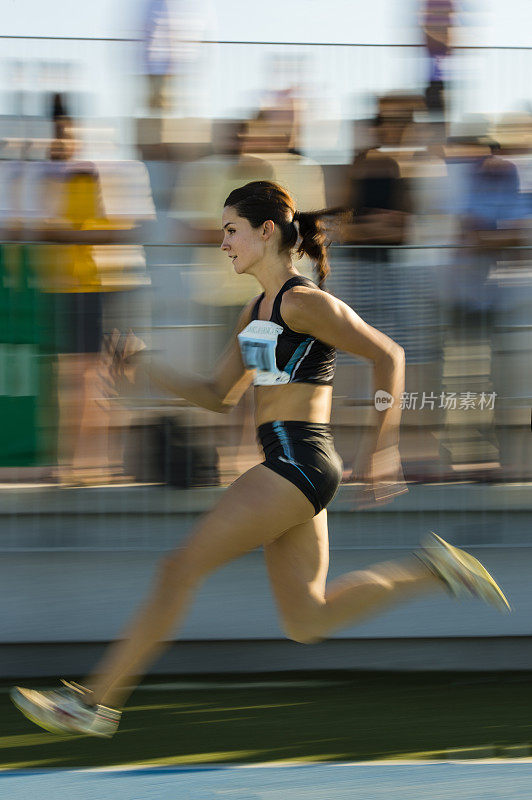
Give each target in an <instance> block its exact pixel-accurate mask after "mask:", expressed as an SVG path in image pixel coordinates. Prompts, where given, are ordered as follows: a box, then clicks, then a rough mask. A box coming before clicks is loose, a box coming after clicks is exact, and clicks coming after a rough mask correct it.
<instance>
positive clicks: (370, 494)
mask: <svg viewBox="0 0 532 800" xmlns="http://www.w3.org/2000/svg"><path fill="white" fill-rule="evenodd" d="M361 478H362V480H363V481H364V487H363V492H362V496H361V499H360V502H359V504H358V505H359V508H366V507H367V508H369V507H371V506H375V505H383V504H384V503H389V502H391V501H392V500H394V499H395V498H396V497H398V496H399V495H400V494H404V493H405V492H407V491H408V487H407V485H406V483H405V479H404V475H403V468H402V466H401V456H400V455H399V448H398V447H397V446H392V447H386V448H384V449H381V450H375V451H374V452H373V453H372V454H371V455H370V457H369V458H368V460H367V463H366V465H365V467H364V469H363V471H362V474H361Z"/></svg>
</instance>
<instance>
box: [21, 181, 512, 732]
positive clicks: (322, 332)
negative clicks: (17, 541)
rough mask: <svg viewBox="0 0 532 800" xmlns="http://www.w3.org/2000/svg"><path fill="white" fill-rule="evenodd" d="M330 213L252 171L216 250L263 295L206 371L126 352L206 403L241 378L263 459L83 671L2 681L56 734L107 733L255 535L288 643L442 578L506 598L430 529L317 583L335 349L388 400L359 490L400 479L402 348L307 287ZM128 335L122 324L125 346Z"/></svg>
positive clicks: (228, 395) (323, 546)
mask: <svg viewBox="0 0 532 800" xmlns="http://www.w3.org/2000/svg"><path fill="white" fill-rule="evenodd" d="M331 213H332V212H331V211H327V210H324V211H319V212H308V213H307V212H304V213H303V212H300V211H296V209H295V205H294V201H293V200H292V198H291V197H290V195H289V194H288V193H287V192H286V191H285V190H284V189H283V188H281V187H280V186H278V185H277V184H274V183H270V182H267V181H257V182H253V183H249V184H247V185H246V186H243V187H241V188H239V189H235V190H234V191H233V192H231V194H230V195H229V197H228V198H227V200H226V203H225V207H224V210H223V217H222V228H223V237H224V238H223V243H222V245H221V247H222V250H223V251H224V252H225V253H227V256H228V258H230V259H231V260H232V261H233V265H234V270H235V271H236V272H237V273H238V274H243V273H247V274H250V275H254V276H255V278H256V279H257V280H258V282H259V283H260V284H261V286H262V288H263V292H262V294H261V295H260V296H259V297H257V298H255V299H254V300H252V301H251V302H250V303H249V304H248V305H247V306H246V307H245V308H244V310H243V311H242V314H241V316H240V320H239V322H238V325H237V329H236V332H235V335H234V336H233V338H232V340H231V342H230V343H229V346H228V348H227V350H226V353H225V355H224V357H223V358H222V360H221V362H220V365H219V367H218V369H217V371H216V373H215V375H214V376H213V377H212V378H211V379H210V380H205V379H202V378H198V377H192V376H184V375H182V374H181V373H180V372H173V371H171V370H170V369H169V368H168V366H167V365H166V364H162V365H159V364H157V363H155V362H154V361H153V360H152V359H151V358H150V356H149V354H148V355H147V354H145V353H140V352H139V353H137V354H135V355H134V356H133V357H132V358H131V359H129V361H131V362H132V365H131V366H130V367H129V368H132V369H133V364H134V368H135V369H138V368H139V367H140V366H141V365H144V368H145V369H146V371H147V373H148V376H149V377H150V379H151V380H153V381H155V382H156V383H157V384H158V385H160V386H161V387H163V388H164V389H166V390H168V391H170V392H172V393H173V394H175V395H178V396H180V397H184V398H186V399H187V400H189V401H191V402H192V403H195V404H197V405H199V406H203V407H204V408H207V409H211V410H213V411H220V412H224V411H227V410H229V409H230V408H231V404H232V402H234V400H233V399H232V398H234V396H235V394H239V393H240V394H241V393H242V391H243V389H244V388H245V386H246V385H248V384H249V383H250V381H251V380H253V382H254V384H255V404H256V410H255V417H256V422H257V430H258V438H259V441H260V443H261V445H262V449H263V451H264V461H263V462H262V464H259V465H257V466H255V467H253V468H252V469H250V470H248V472H246V473H245V474H244V475H242V476H241V477H240V478H238V480H236V481H235V482H234V483H233V484H232V485H231V486H230V487H229V488H228V489H227V491H226V492H224V494H223V495H222V497H221V498H220V500H219V501H218V503H217V504H216V505H215V506H214V508H212V509H211V510H210V511H208V512H207V513H206V514H204V515H203V516H202V517H201V518H200V520H199V522H198V523H197V524H196V526H195V528H194V530H193V531H192V533H191V534H190V536H189V538H188V540H187V541H186V543H185V545H184V546H183V547H180V548H178V549H175V550H173V551H172V552H170V553H169V554H168V555H166V556H165V557H164V558H163V559H162V561H161V563H160V567H159V570H158V574H157V576H156V580H155V585H154V587H153V589H152V591H151V593H150V595H149V597H148V599H147V601H146V602H145V603H144V605H143V606H142V608H141V609H140V611H139V612H138V613H137V615H136V616H135V618H134V619H133V621H132V623H131V624H130V625H129V627H128V629H127V630H126V631H125V633H124V636H123V638H122V639H121V640H120V641H118V642H116V643H115V644H113V645H111V646H110V647H109V649H108V651H107V652H106V654H105V656H104V658H103V661H102V663H101V664H100V665H99V666H98V668H97V669H96V671H95V672H94V673H93V675H91V676H90V677H89V678H88V679H87V681H86V685H87V687H88V688H86V687H84V686H78V685H76V684H72V683H67V682H64V686H63V687H61V688H59V689H56V690H52V691H45V692H40V691H34V690H29V689H22V688H15V689H14V690H13V692H12V698H13V701H14V702H15V704H16V705H17V706H18V708H19V709H20V710H21V711H22V712H23V713H24V714H26V716H28V717H29V718H30V719H32V720H33V721H34V722H36V723H37V724H38V725H41V726H42V727H44V728H46V729H48V730H51V731H54V732H57V733H61V734H65V733H67V732H71V733H80V732H83V733H87V734H92V735H96V736H111V735H112V734H113V733H114V732H115V730H116V728H117V726H118V722H119V719H120V711H119V710H118V709H119V708H121V707H122V705H123V704H124V702H125V699H126V698H127V696H128V694H129V692H130V691H131V685H132V683H133V682H134V681H137V680H139V678H140V676H141V675H142V674H143V673H144V672H145V671H146V669H147V668H148V666H149V665H150V664H151V663H152V662H153V661H154V659H155V658H156V657H157V656H158V655H159V654H160V652H161V651H162V649H163V648H164V646H165V641H167V640H168V639H169V638H172V636H173V634H174V631H175V628H176V626H177V624H178V623H179V622H181V621H182V620H183V617H184V615H185V612H186V610H187V607H188V605H189V603H190V602H191V600H192V597H193V595H194V593H195V591H196V590H197V589H198V587H199V586H200V584H201V582H202V581H203V580H205V578H206V577H207V576H208V575H209V574H210V573H212V572H213V571H214V570H216V569H218V568H219V567H221V566H222V565H224V564H227V563H228V562H229V561H232V560H233V559H235V558H238V557H239V556H241V555H242V554H244V553H247V552H249V551H250V550H253V549H254V548H256V547H259V546H262V547H263V548H264V555H265V559H266V566H267V569H268V574H269V578H270V581H271V586H272V590H273V593H274V595H275V599H276V602H277V606H278V608H279V613H280V616H281V619H282V624H283V628H284V630H285V632H286V635H287V636H288V637H289V638H291V639H293V640H295V641H297V642H303V643H312V642H317V641H320V640H321V639H323V638H324V637H326V636H327V635H328V634H329V633H330V632H331V631H334V630H336V629H337V628H340V627H342V626H346V625H352V624H353V622H355V621H357V620H359V619H362V618H364V617H366V616H367V615H368V614H370V613H374V612H376V611H380V610H382V609H384V608H386V607H390V606H391V605H392V604H395V603H397V602H399V601H401V600H404V599H406V598H409V597H413V596H414V595H418V594H420V593H422V592H429V591H432V590H434V589H437V588H438V587H442V586H444V587H446V588H447V589H448V590H450V591H451V592H452V593H453V594H455V595H458V594H461V593H464V592H467V593H470V594H474V595H476V596H479V597H481V598H482V599H484V600H486V601H488V602H491V603H493V604H494V605H496V606H498V607H499V608H509V606H508V603H507V601H506V598H505V597H504V595H503V593H502V591H501V590H500V589H499V587H498V586H497V584H496V583H495V581H494V580H493V579H492V578H491V576H490V575H489V574H488V573H487V572H486V570H485V569H484V568H483V567H482V565H481V564H480V563H479V562H478V561H477V560H476V559H474V558H473V557H472V556H470V555H468V554H466V553H464V552H463V551H462V550H458V549H457V548H455V547H452V546H451V545H449V544H447V543H446V542H444V541H443V540H442V539H440V537H438V536H436V535H435V534H432V537H431V538H430V539H429V540H428V542H427V543H426V544H425V546H424V547H422V548H421V549H420V551H419V552H418V553H417V554H415V556H416V557H412V556H411V557H409V558H407V559H404V560H401V561H394V562H389V563H383V564H377V565H375V566H372V567H370V568H368V569H365V570H363V571H356V572H351V573H348V574H346V575H344V576H342V577H341V578H338V579H337V580H335V581H333V582H332V583H330V584H328V585H326V578H327V569H328V561H329V552H328V533H327V511H326V507H327V504H328V503H329V502H330V501H331V499H332V498H333V496H334V494H335V493H336V490H337V488H338V484H339V482H340V477H341V461H340V458H339V457H338V455H337V454H336V452H335V450H334V445H333V440H332V436H331V430H330V426H329V419H330V413H331V399H332V381H333V375H334V367H335V351H336V348H339V349H341V350H344V351H346V352H348V353H353V354H355V355H359V356H363V357H365V358H367V359H370V360H371V361H372V362H373V365H374V385H375V390H382V391H384V392H387V393H388V394H389V395H391V397H392V398H393V400H394V401H395V402H394V403H393V404H390V405H389V406H388V407H387V408H386V409H385V410H383V411H380V412H378V413H377V425H376V430H375V438H374V451H373V456H372V458H371V460H370V461H371V463H370V465H369V468H368V470H367V480H368V482H369V485H370V488H371V490H372V492H373V494H374V498H375V499H384V498H386V497H389V496H391V495H393V494H394V493H396V492H397V491H399V490H402V489H404V484H403V483H402V474H401V463H400V458H399V450H398V436H399V418H400V410H399V405H400V404H399V396H400V394H401V391H402V390H403V386H404V353H403V350H402V348H401V347H399V346H398V345H397V344H396V343H395V342H393V341H392V340H391V339H389V338H388V337H387V336H385V335H384V334H383V333H380V332H379V331H377V330H375V329H374V328H371V327H370V326H368V325H367V324H365V323H364V322H363V321H362V320H361V319H360V317H358V316H357V314H355V312H354V311H352V309H351V308H349V307H348V306H347V305H346V304H345V303H343V302H342V301H341V300H338V299H337V298H335V297H333V296H332V295H330V294H328V293H327V292H326V291H324V290H323V289H322V286H323V283H324V280H325V277H326V275H327V273H328V271H329V269H328V263H327V253H326V248H325V234H324V232H323V222H322V219H323V218H324V217H327V216H329V215H331ZM296 248H297V252H298V254H299V255H302V254H304V253H306V254H307V255H309V256H310V257H311V258H312V259H314V261H315V264H316V271H317V278H318V284H317V286H316V285H315V284H314V283H313V282H312V281H310V280H308V279H307V278H304V277H303V276H301V275H300V274H299V273H298V271H297V269H296V268H295V266H294V264H293V262H292V252H293V251H294V250H295V249H296ZM133 339H134V337H133ZM132 346H133V348H134V342H133V345H132V339H131V337H130V338H129V342H128V341H126V348H127V347H130V348H131V347H132ZM124 355H125V356H127V352H126V353H125V354H124ZM124 361H125V359H124Z"/></svg>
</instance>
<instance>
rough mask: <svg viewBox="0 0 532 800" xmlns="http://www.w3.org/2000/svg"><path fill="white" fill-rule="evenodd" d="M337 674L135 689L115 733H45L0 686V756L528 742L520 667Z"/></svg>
mask: <svg viewBox="0 0 532 800" xmlns="http://www.w3.org/2000/svg"><path fill="white" fill-rule="evenodd" d="M313 677H316V676H313ZM331 677H334V676H331V675H328V676H327V678H329V679H330V678H331ZM336 677H337V678H338V680H339V681H340V682H339V683H337V684H334V683H330V684H325V685H321V686H317V685H313V684H309V685H308V686H302V685H300V684H298V685H295V686H290V685H282V686H271V687H243V686H242V682H243V680H245V679H243V678H242V676H239V677H238V678H237V679H235V681H236V680H237V681H238V686H234V687H228V688H224V689H221V688H211V689H204V690H198V689H197V688H194V689H190V690H189V689H183V688H179V689H174V690H172V689H168V688H164V689H163V688H162V689H161V690H157V689H154V690H152V691H149V692H148V691H142V690H139V691H137V692H135V693H134V694H133V696H132V697H131V699H130V702H129V704H128V706H127V707H126V711H125V713H124V716H123V719H122V723H121V725H120V728H119V732H118V734H117V735H116V736H115V737H114V738H113V739H112V740H101V739H93V738H89V737H84V736H74V737H68V738H61V737H58V736H54V735H53V734H50V733H46V732H44V731H42V732H41V731H40V729H39V728H37V727H36V726H34V725H33V724H32V723H30V722H29V721H28V720H26V719H25V718H24V717H23V716H22V715H21V714H20V713H19V712H18V711H17V710H16V709H15V708H14V706H12V705H11V702H10V700H9V698H8V695H7V693H5V692H3V693H1V694H0V766H2V767H3V768H12V769H13V768H17V769H20V768H30V767H35V768H42V767H46V766H49V767H54V768H57V767H68V768H74V767H93V766H112V765H115V764H130V765H134V764H191V765H193V764H204V763H212V762H220V763H224V762H231V763H234V762H242V763H245V762H263V761H324V760H326V761H329V760H366V759H369V760H372V759H399V758H418V759H425V758H445V757H450V758H455V757H461V756H462V757H467V758H471V757H492V756H498V757H500V756H503V757H505V756H506V757H509V756H512V755H513V756H523V755H527V754H528V750H527V748H528V745H527V743H528V742H532V729H531V725H530V708H531V701H532V680H531V676H530V675H528V674H522V673H511V674H508V673H505V674H486V673H482V674H481V675H472V674H471V673H467V674H459V675H457V674H439V673H438V674H435V673H428V674H421V675H420V674H397V673H395V674H383V673H379V674H375V673H356V674H352V673H341V674H339V675H336ZM269 679H270V680H275V679H276V676H269ZM298 679H299V680H301V676H300V675H299V676H298ZM152 680H153V679H150V682H152ZM182 680H183V679H182V678H181V677H180V678H179V681H180V682H181V681H182ZM197 680H198V679H197V678H195V679H194V681H195V686H197ZM217 680H220V678H219V677H218V678H217ZM256 680H257V679H256V677H253V678H250V681H253V682H256ZM287 680H288V681H289V679H287ZM165 681H168V678H166V679H165ZM25 683H26V684H27V682H25ZM41 683H42V682H41ZM31 685H33V686H35V685H38V684H36V683H35V682H34V681H32V682H31ZM530 755H532V752H530Z"/></svg>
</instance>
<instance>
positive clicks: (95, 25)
mask: <svg viewBox="0 0 532 800" xmlns="http://www.w3.org/2000/svg"><path fill="white" fill-rule="evenodd" d="M209 2H211V4H212V6H213V9H214V13H215V16H216V18H217V29H218V37H219V38H220V39H232V40H233V39H238V40H252V41H256V40H260V41H330V42H394V41H405V40H407V39H408V40H409V41H413V40H415V39H414V37H415V34H414V33H413V32H412V31H411V30H410V32H409V30H408V29H409V27H410V26H409V19H412V18H413V16H414V10H415V8H416V0H327V2H323V0H209ZM457 2H458V4H459V5H460V7H461V8H462V9H463V10H464V11H465V15H464V16H466V17H474V18H475V20H476V24H477V25H482V30H478V28H477V29H476V35H475V40H476V41H475V42H474V43H476V44H490V45H505V46H511V45H513V46H531V45H532V34H531V30H532V3H531V2H530V0H504V2H501V0H457ZM141 6H142V4H141V3H140V2H139V0H90V2H87V3H81V2H73V3H67V2H66V0H3V3H2V33H3V34H4V35H22V34H26V35H35V36H51V35H59V36H95V37H96V36H130V35H135V28H136V24H135V18H137V19H138V15H139V11H138V9H139V8H141ZM472 43H473V42H472Z"/></svg>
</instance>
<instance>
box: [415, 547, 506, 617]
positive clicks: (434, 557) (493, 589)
mask: <svg viewBox="0 0 532 800" xmlns="http://www.w3.org/2000/svg"><path fill="white" fill-rule="evenodd" d="M416 555H417V556H418V558H420V559H421V561H423V563H424V564H425V566H427V567H428V568H429V569H430V571H431V572H433V573H434V574H435V575H436V576H437V577H438V578H440V579H441V580H442V581H443V582H444V583H445V584H446V586H447V588H448V590H449V591H450V592H451V594H453V595H454V596H455V597H461V596H463V595H468V594H469V595H473V596H474V597H479V598H480V599H481V600H484V601H485V602H486V603H491V605H493V606H495V608H498V609H499V611H511V610H512V609H511V607H510V603H509V602H508V600H507V599H506V597H505V596H504V594H503V592H502V590H501V589H500V588H499V586H497V584H496V582H495V581H494V580H493V578H492V577H491V575H490V574H489V572H488V571H487V569H485V568H484V567H483V566H482V564H481V563H480V561H478V560H477V559H476V558H473V556H471V555H469V553H466V552H465V551H464V550H460V549H459V548H458V547H453V546H452V545H451V544H449V543H448V542H446V541H445V540H444V539H442V538H441V536H438V535H437V534H435V533H432V531H431V533H430V536H427V538H426V539H425V540H424V541H423V543H422V549H421V552H419V553H416Z"/></svg>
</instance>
